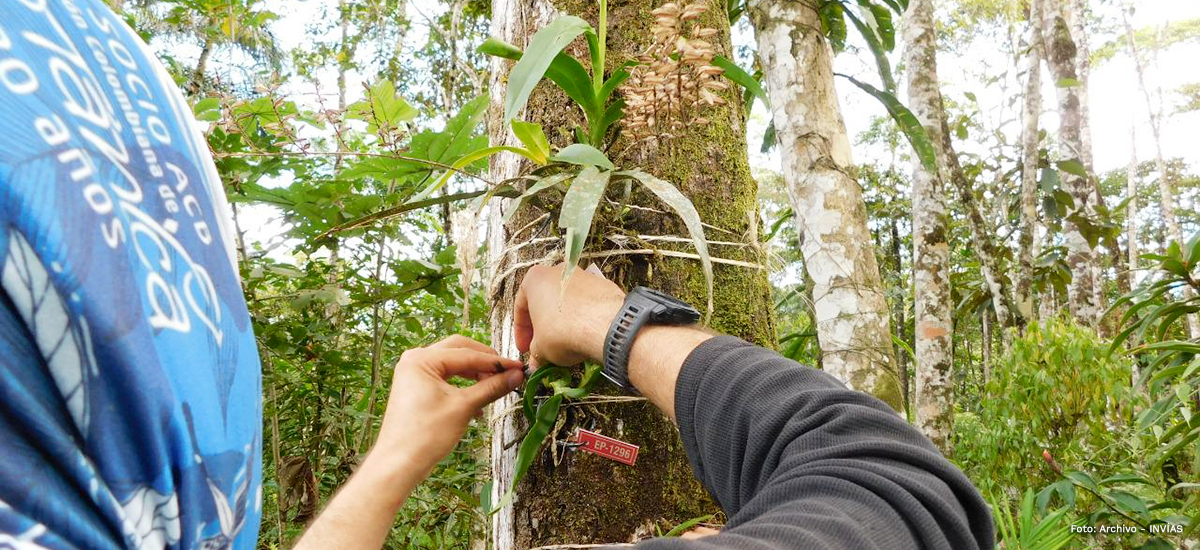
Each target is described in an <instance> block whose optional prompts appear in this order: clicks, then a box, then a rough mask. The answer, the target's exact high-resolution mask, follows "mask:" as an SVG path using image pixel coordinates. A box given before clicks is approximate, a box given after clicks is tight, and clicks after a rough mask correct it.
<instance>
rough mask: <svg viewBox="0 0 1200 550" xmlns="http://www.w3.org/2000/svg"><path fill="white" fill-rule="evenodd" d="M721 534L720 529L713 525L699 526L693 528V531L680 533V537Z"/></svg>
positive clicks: (696, 537) (701, 536) (690, 537)
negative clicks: (714, 527)
mask: <svg viewBox="0 0 1200 550" xmlns="http://www.w3.org/2000/svg"><path fill="white" fill-rule="evenodd" d="M719 534H721V532H720V531H718V530H716V529H713V528H711V527H697V528H695V529H692V530H691V531H687V532H685V533H683V534H682V535H679V538H682V539H700V538H704V537H711V536H713V535H719Z"/></svg>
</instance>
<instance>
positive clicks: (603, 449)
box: [579, 428, 638, 466]
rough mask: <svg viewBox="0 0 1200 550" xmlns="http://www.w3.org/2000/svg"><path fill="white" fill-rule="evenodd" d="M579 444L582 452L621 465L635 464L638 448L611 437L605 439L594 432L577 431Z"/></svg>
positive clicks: (581, 429)
mask: <svg viewBox="0 0 1200 550" xmlns="http://www.w3.org/2000/svg"><path fill="white" fill-rule="evenodd" d="M579 443H582V444H583V446H582V447H581V448H582V449H583V450H585V451H587V452H589V453H593V454H598V455H600V456H602V457H604V458H607V459H610V460H615V461H617V462H620V463H622V464H628V465H630V466H633V463H634V462H637V455H638V446H637V445H633V444H630V443H626V442H624V441H618V440H616V439H613V438H611V437H605V436H603V435H600V434H598V433H596V432H589V431H587V430H585V429H583V428H580V429H579Z"/></svg>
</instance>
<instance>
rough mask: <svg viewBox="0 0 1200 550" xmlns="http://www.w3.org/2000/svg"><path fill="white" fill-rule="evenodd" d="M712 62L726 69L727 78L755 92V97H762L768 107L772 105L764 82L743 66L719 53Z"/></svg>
mask: <svg viewBox="0 0 1200 550" xmlns="http://www.w3.org/2000/svg"><path fill="white" fill-rule="evenodd" d="M712 64H713V65H714V66H717V67H720V68H722V69H725V78H728V79H729V80H732V81H733V82H734V83H735V84H737V85H738V86H741V87H742V88H745V89H746V91H748V92H750V93H751V94H753V95H754V97H757V98H759V99H761V100H762V102H763V105H766V106H767V107H768V108H770V107H771V100H770V99H769V98H767V92H766V90H763V87H762V83H760V82H759V81H758V79H756V78H754V77H753V76H750V73H747V72H746V71H744V70H742V68H741V67H738V66H737V63H734V62H732V61H730V60H729V59H726V58H725V57H724V56H720V55H717V56H713V59H712Z"/></svg>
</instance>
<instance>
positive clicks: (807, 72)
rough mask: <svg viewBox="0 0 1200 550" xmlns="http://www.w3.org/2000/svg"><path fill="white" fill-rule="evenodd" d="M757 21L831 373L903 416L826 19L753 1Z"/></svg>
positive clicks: (768, 0) (778, 2) (807, 10)
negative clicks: (824, 24)
mask: <svg viewBox="0 0 1200 550" xmlns="http://www.w3.org/2000/svg"><path fill="white" fill-rule="evenodd" d="M748 13H749V15H750V21H751V23H752V24H753V27H754V31H755V35H756V38H757V42H758V56H759V60H760V62H761V64H762V68H763V73H764V80H765V81H766V84H767V88H768V90H769V93H770V95H771V110H772V119H773V121H774V124H775V132H776V139H777V144H778V145H779V148H780V154H781V156H782V157H783V177H784V181H785V182H786V183H787V189H788V199H789V201H790V202H791V204H792V210H793V211H794V212H795V213H796V224H797V233H798V234H799V235H800V238H801V244H800V246H801V252H802V254H803V256H804V269H805V271H806V272H807V274H808V276H809V277H811V279H812V282H813V287H812V294H813V303H814V310H815V311H816V324H817V339H818V341H819V343H820V347H821V363H822V366H823V368H824V369H825V370H826V371H827V372H829V373H831V374H833V375H834V376H836V377H838V378H839V379H840V380H842V381H843V382H846V383H847V384H848V385H849V386H850V387H852V388H854V389H857V390H861V391H865V392H868V393H871V394H873V395H875V396H876V397H879V398H880V399H883V400H884V401H886V402H887V403H888V404H889V405H891V406H892V407H894V408H896V409H897V410H899V409H901V408H902V407H903V405H902V404H901V392H900V384H899V379H898V376H897V372H896V370H895V369H896V367H895V364H896V360H895V354H894V352H893V348H892V336H891V328H890V326H889V315H888V307H887V300H886V299H885V297H884V291H883V283H882V280H881V278H880V275H879V265H878V263H877V262H876V259H875V251H874V248H873V246H872V244H871V235H870V232H869V231H868V230H867V212H866V206H865V204H864V202H863V196H862V188H861V187H860V186H859V184H858V182H857V181H855V179H854V177H853V175H852V174H853V165H854V162H853V160H852V158H851V152H850V140H849V138H848V137H847V135H846V125H845V123H844V122H843V120H842V114H841V109H840V107H839V106H838V101H837V93H836V90H835V89H834V86H833V67H832V57H833V54H832V51H831V49H830V46H829V43H828V42H827V41H826V39H825V37H824V35H823V34H822V31H821V21H820V18H819V17H818V15H817V11H816V10H815V9H814V8H813V6H812V5H811V4H807V3H804V2H787V1H782V0H753V1H751V2H750V3H749V9H748Z"/></svg>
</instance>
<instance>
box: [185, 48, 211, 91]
mask: <svg viewBox="0 0 1200 550" xmlns="http://www.w3.org/2000/svg"><path fill="white" fill-rule="evenodd" d="M212 49H213V39H212V38H211V37H208V36H205V38H204V44H203V45H201V46H200V57H199V58H198V59H196V68H195V69H194V70H193V71H192V82H191V85H190V86H189V89H190V91H191V93H192V95H196V94H199V93H200V90H202V89H203V88H204V73H205V72H206V71H207V70H208V58H209V56H211V55H212Z"/></svg>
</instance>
